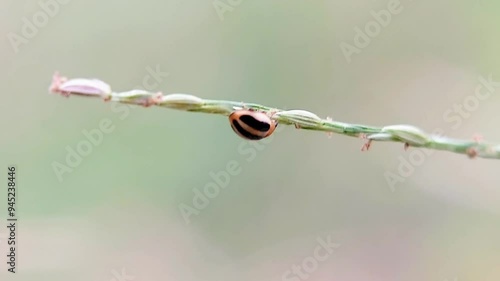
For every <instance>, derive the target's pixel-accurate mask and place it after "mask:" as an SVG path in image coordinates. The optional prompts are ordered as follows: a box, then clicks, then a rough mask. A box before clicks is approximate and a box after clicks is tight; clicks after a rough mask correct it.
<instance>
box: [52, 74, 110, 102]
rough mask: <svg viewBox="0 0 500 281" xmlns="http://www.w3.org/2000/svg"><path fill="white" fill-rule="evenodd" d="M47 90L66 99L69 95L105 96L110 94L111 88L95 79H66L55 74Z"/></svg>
mask: <svg viewBox="0 0 500 281" xmlns="http://www.w3.org/2000/svg"><path fill="white" fill-rule="evenodd" d="M49 90H50V91H51V92H52V93H57V94H61V95H63V96H65V97H68V96H69V95H70V94H74V95H83V96H103V97H104V96H107V95H108V94H110V93H111V87H110V86H109V85H108V84H106V83H105V82H103V81H101V80H97V79H83V78H76V79H68V78H66V77H63V76H60V75H59V73H57V72H56V73H55V74H54V76H53V77H52V84H51V85H50V88H49Z"/></svg>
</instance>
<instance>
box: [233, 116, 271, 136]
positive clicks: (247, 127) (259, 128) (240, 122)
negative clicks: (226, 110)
mask: <svg viewBox="0 0 500 281" xmlns="http://www.w3.org/2000/svg"><path fill="white" fill-rule="evenodd" d="M229 123H231V128H233V131H234V132H235V133H236V134H237V135H238V136H240V137H242V138H244V139H247V140H260V139H263V138H265V137H268V136H269V135H271V134H272V133H273V132H274V129H276V127H277V126H278V122H276V121H275V120H273V119H271V118H270V117H269V116H268V115H267V114H265V113H264V112H259V111H253V110H248V109H242V110H236V111H234V112H233V113H231V114H230V115H229Z"/></svg>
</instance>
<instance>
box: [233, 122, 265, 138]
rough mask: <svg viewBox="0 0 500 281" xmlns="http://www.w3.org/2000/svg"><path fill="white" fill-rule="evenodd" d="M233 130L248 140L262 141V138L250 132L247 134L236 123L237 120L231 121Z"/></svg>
mask: <svg viewBox="0 0 500 281" xmlns="http://www.w3.org/2000/svg"><path fill="white" fill-rule="evenodd" d="M232 128H233V130H234V131H235V132H236V133H238V134H240V135H242V136H243V137H245V138H247V139H249V140H260V139H262V137H260V136H256V135H254V134H252V133H250V132H248V131H247V130H245V129H243V127H241V125H240V123H238V120H233V126H232Z"/></svg>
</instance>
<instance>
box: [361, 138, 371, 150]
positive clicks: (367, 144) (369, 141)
mask: <svg viewBox="0 0 500 281" xmlns="http://www.w3.org/2000/svg"><path fill="white" fill-rule="evenodd" d="M371 145H372V140H368V141H367V142H365V144H363V146H362V147H361V151H368V150H370V147H371Z"/></svg>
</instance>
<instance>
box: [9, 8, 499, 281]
mask: <svg viewBox="0 0 500 281" xmlns="http://www.w3.org/2000/svg"><path fill="white" fill-rule="evenodd" d="M66 2H67V3H66ZM66 2H64V3H65V4H63V2H62V1H61V3H59V2H55V3H57V7H58V11H57V12H56V13H55V14H54V15H53V16H50V17H49V18H48V21H47V23H46V24H44V25H43V26H38V27H37V31H36V32H35V34H34V35H33V36H31V37H32V38H27V39H26V41H27V42H24V41H23V43H22V44H20V45H18V46H17V47H15V46H14V45H13V44H12V43H11V41H10V40H9V34H11V35H10V36H12V34H13V33H16V34H18V35H19V36H23V31H22V28H23V26H24V25H25V24H26V23H25V22H24V21H23V18H26V19H27V20H29V21H30V22H33V15H35V14H36V13H39V12H40V11H43V10H42V8H41V7H40V3H45V1H19V0H16V1H13V0H6V1H5V0H4V1H2V2H1V3H0V7H1V9H0V23H1V24H0V34H2V35H3V38H4V40H2V41H1V45H0V74H1V77H2V83H1V84H0V95H1V97H2V102H1V103H0V107H1V111H0V114H1V118H0V122H1V125H2V128H3V131H2V137H1V138H0V151H1V154H0V157H1V158H0V159H1V166H2V167H3V169H4V171H3V172H2V174H3V176H2V177H3V179H2V182H4V183H5V182H6V177H7V171H6V167H7V165H11V164H15V165H17V167H18V186H19V197H18V208H19V210H18V216H19V218H20V222H19V227H18V243H19V252H18V256H19V260H18V273H17V274H16V275H12V274H9V273H6V264H5V251H6V243H5V239H3V240H2V241H1V243H0V250H1V253H2V255H1V258H0V260H1V261H2V262H1V263H0V267H1V273H0V276H1V277H0V279H1V280H52V281H58V280H73V281H78V280H86V281H88V280H96V281H99V280H103V281H111V280H120V279H119V278H117V276H118V275H120V273H121V272H122V271H124V272H126V274H127V275H128V277H127V278H128V279H123V278H122V280H135V281H145V280H181V281H184V280H186V281H189V280H207V281H208V280H306V279H307V280H356V281H359V280H371V281H378V280H384V281H387V280H408V281H412V280H429V281H430V280H436V281H442V280H454V281H455V280H456V281H467V280H483V281H498V280H500V178H499V176H498V169H499V167H500V162H498V161H496V160H484V159H475V160H470V159H468V158H467V157H465V156H464V155H459V154H453V153H448V152H434V153H433V154H431V155H426V156H425V159H423V160H422V161H420V162H418V165H412V166H413V167H414V169H413V170H411V172H409V173H407V174H405V176H404V177H403V179H402V180H401V181H399V182H397V183H396V184H395V186H393V188H391V186H390V185H389V184H388V182H387V180H386V178H385V175H386V174H387V173H388V172H393V173H395V174H398V167H399V166H400V165H401V163H402V162H404V161H406V160H403V159H408V157H409V155H410V153H412V150H411V149H410V151H407V152H405V151H404V150H403V147H402V145H399V144H395V143H375V144H374V145H373V147H372V149H371V150H370V151H369V152H364V153H362V152H360V147H361V146H362V144H363V141H362V140H359V139H355V138H349V137H344V136H340V135H334V136H333V137H332V138H328V137H327V136H326V135H325V134H322V133H315V132H309V131H300V130H296V129H295V128H293V127H283V128H282V130H280V131H279V132H277V133H276V134H275V136H274V138H273V139H272V140H271V141H268V142H266V143H260V146H259V147H258V148H257V147H254V146H252V145H251V144H249V143H247V142H245V141H244V140H242V139H240V138H238V137H237V136H236V135H235V134H234V133H233V132H232V130H231V129H230V127H229V124H228V121H227V120H226V119H225V118H223V117H221V116H216V115H213V116H211V115H204V114H196V113H186V112H182V111H173V110H166V109H162V108H155V107H152V108H147V109H145V108H139V107H133V108H130V111H129V114H128V115H127V116H126V117H124V118H122V117H123V116H122V113H120V112H117V111H116V110H113V106H112V104H111V103H104V102H101V101H99V100H97V99H86V98H80V97H71V98H69V99H66V98H63V97H60V96H57V95H50V94H48V90H47V89H48V86H49V84H50V82H51V77H52V74H53V73H54V71H56V70H58V71H60V72H61V73H62V74H63V75H66V76H69V77H89V78H92V77H96V78H100V79H102V80H104V81H106V82H107V83H109V84H111V86H112V87H113V89H115V90H117V91H125V90H130V89H133V88H137V87H144V88H148V87H149V88H148V90H151V91H163V92H164V93H174V92H180V93H190V94H195V95H198V96H200V97H204V98H210V99H229V100H235V101H246V102H257V103H262V104H265V105H269V106H276V107H280V108H287V109H295V108H296V109H306V110H310V111H312V112H315V113H317V114H318V115H320V116H322V117H326V116H331V117H332V118H334V119H336V120H340V121H345V122H352V123H362V124H370V125H377V126H383V125H390V124H413V125H416V126H419V127H421V128H422V129H424V130H426V131H433V130H435V129H440V130H442V131H443V132H445V134H446V135H449V136H453V137H457V138H466V139H471V138H472V137H473V136H474V134H481V135H483V136H484V138H485V139H486V140H491V141H497V142H498V141H500V130H499V129H498V128H499V122H500V119H499V118H498V116H499V113H498V112H499V108H500V98H499V95H498V91H500V88H499V87H497V88H496V90H497V92H493V93H492V94H491V95H490V96H489V97H488V98H487V99H485V100H482V101H480V102H479V104H478V106H477V107H475V108H474V110H471V111H468V112H466V113H467V116H466V117H465V116H461V117H459V119H458V120H456V119H455V120H456V121H454V122H450V120H446V119H445V117H444V115H445V114H446V112H447V111H448V110H452V111H453V110H454V105H456V104H462V103H463V102H464V100H467V99H470V97H471V96H474V91H475V89H476V87H477V86H478V85H479V83H480V82H479V79H478V77H480V76H483V77H488V76H489V75H492V79H493V80H495V81H500V55H499V50H500V37H499V36H498V30H499V27H500V19H499V18H498V13H499V12H500V2H497V1H466V0H446V1H431V0H419V1H410V0H401V2H400V3H401V6H402V11H401V12H400V13H399V14H397V15H393V16H392V19H391V21H390V24H388V25H387V26H386V27H383V28H382V29H381V31H380V32H379V34H377V36H374V37H373V38H371V42H370V44H369V45H368V46H366V47H365V48H362V49H361V50H360V53H358V54H354V55H352V57H351V59H352V60H351V62H350V63H349V62H348V61H347V60H346V57H345V56H344V54H343V53H342V50H341V48H340V47H339V46H340V44H342V43H343V42H345V43H348V44H351V45H353V44H354V42H353V40H354V36H355V34H356V32H355V28H356V27H359V28H362V29H364V27H365V25H366V24H367V23H369V22H370V21H373V16H372V14H371V13H372V12H378V11H380V10H382V9H387V5H388V3H389V2H390V1H386V0H377V1H372V0H362V1H361V0H355V1H352V0H351V1H284V0H280V1H263V0H255V1H254V0H252V1H235V0H233V1H227V0H220V1H215V2H213V1H180V0H176V1H170V0H169V1H129V2H127V1H116V0H115V1H80V0H69V1H66ZM220 3H222V4H220ZM224 4H225V5H226V7H230V8H229V9H228V10H227V11H226V12H224V13H223V14H222V16H221V15H219V14H218V13H217V10H216V8H215V6H214V5H219V6H220V5H224ZM220 7H222V6H220ZM16 49H17V52H16V51H15V50H16ZM156 68H159V69H160V70H161V72H163V73H168V76H167V75H165V74H162V75H163V76H161V77H160V79H156V80H151V81H152V82H151V84H148V85H145V84H144V83H143V81H144V79H150V78H145V77H150V76H151V69H156ZM453 116H455V118H457V117H456V116H460V115H458V114H457V113H453ZM104 119H110V120H111V121H112V124H113V126H114V130H113V132H111V133H109V134H105V135H104V138H103V141H102V142H101V143H99V144H98V145H96V146H93V149H92V152H91V153H90V154H89V155H87V156H85V157H83V160H82V161H81V163H80V164H79V165H78V166H77V167H75V168H74V169H73V170H72V172H68V173H65V174H63V175H62V181H59V180H58V177H57V176H56V173H55V172H54V169H53V163H54V161H57V162H60V163H63V164H64V163H65V157H66V155H67V150H66V147H67V146H69V147H71V148H75V147H76V146H77V145H78V144H79V143H80V142H81V141H83V140H86V138H85V136H84V135H83V133H82V131H83V130H94V129H97V128H98V126H99V122H101V120H104ZM458 121H460V125H456V124H457V123H458ZM456 122H457V123H456ZM454 125H456V126H454ZM241 147H243V148H245V149H247V150H248V149H250V150H253V152H254V153H255V155H254V157H252V159H250V160H249V158H251V157H249V154H245V153H242V150H241ZM231 161H235V162H236V163H238V165H239V167H240V169H241V171H240V173H239V174H237V175H235V176H231V177H230V182H229V184H228V186H227V187H226V188H224V189H222V190H221V191H220V193H219V194H218V196H217V197H215V198H213V199H210V203H209V205H208V207H206V208H205V209H203V210H201V211H200V212H199V214H197V215H192V216H191V217H190V219H189V220H190V223H189V224H187V223H186V221H185V220H184V218H183V216H182V215H181V212H180V210H179V206H180V205H181V204H186V205H190V206H193V203H192V200H193V196H194V193H193V189H197V190H203V187H204V186H206V185H207V184H208V183H210V182H213V179H212V178H211V176H210V173H211V172H214V173H217V172H220V171H224V170H225V169H226V166H227V164H228V163H230V162H231ZM2 190H4V191H2V192H1V193H0V199H1V200H0V206H1V210H2V211H0V214H1V217H2V218H5V217H6V213H7V212H6V199H5V198H6V195H7V194H6V193H7V192H6V188H2ZM1 224H2V227H1V228H0V229H1V230H0V239H1V236H2V235H3V237H4V238H5V235H6V228H5V226H3V225H4V224H6V221H5V220H4V219H2V223H1ZM326 237H331V239H332V240H334V241H335V242H337V243H339V244H340V245H341V246H340V247H339V248H338V249H336V250H335V251H334V252H333V253H332V254H331V255H329V256H328V259H326V260H325V261H322V262H319V264H318V266H317V268H316V269H315V270H314V271H312V272H311V273H310V274H308V276H307V278H306V277H302V278H300V277H298V276H294V275H288V277H286V276H284V274H285V273H286V271H287V270H291V269H292V267H293V266H294V265H301V264H302V262H303V260H304V259H307V258H308V257H312V256H313V253H314V249H315V247H317V246H318V245H319V244H318V242H317V239H321V238H323V239H326ZM285 275H286V274H285ZM131 276H133V278H132V277H131ZM287 278H288V279H287ZM294 278H295V279H294Z"/></svg>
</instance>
